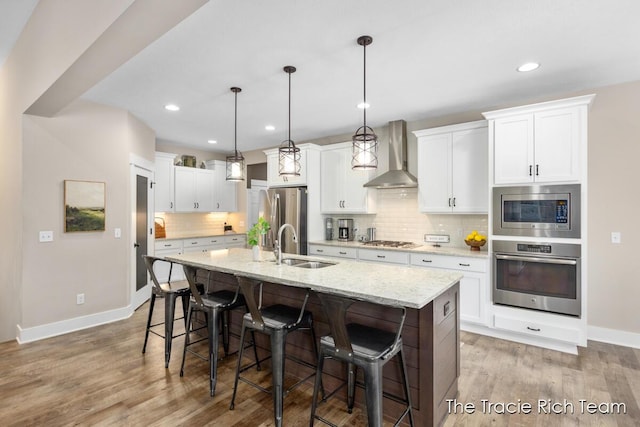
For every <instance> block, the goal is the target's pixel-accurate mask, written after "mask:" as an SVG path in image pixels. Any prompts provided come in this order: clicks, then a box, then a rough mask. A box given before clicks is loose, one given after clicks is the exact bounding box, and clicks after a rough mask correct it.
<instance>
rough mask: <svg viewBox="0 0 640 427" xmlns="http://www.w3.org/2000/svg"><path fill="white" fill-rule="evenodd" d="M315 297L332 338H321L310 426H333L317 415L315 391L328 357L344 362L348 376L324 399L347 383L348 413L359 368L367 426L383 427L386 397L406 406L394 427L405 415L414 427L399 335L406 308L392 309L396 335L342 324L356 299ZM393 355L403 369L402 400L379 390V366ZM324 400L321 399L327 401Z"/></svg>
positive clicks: (380, 382)
mask: <svg viewBox="0 0 640 427" xmlns="http://www.w3.org/2000/svg"><path fill="white" fill-rule="evenodd" d="M317 295H318V298H319V299H320V303H321V305H322V311H323V313H324V315H325V316H326V318H327V321H328V322H329V327H330V329H331V335H328V336H324V337H322V338H320V357H319V359H318V370H317V373H316V381H315V385H314V389H313V401H312V404H311V420H310V422H309V425H310V426H313V424H314V421H315V420H316V419H317V420H319V421H322V422H323V423H325V424H328V425H331V426H334V427H335V424H333V423H331V422H330V421H328V420H326V419H325V418H323V417H320V416H318V415H316V409H317V406H318V390H319V389H320V387H321V384H322V383H321V380H322V368H323V365H324V359H325V358H327V357H328V358H332V359H336V360H341V361H343V362H346V363H347V366H348V373H347V381H346V382H345V383H344V384H342V385H341V386H340V387H338V388H337V389H336V390H334V391H332V392H331V393H329V395H328V396H327V397H330V396H331V395H333V394H334V393H335V392H337V391H338V390H339V389H340V388H341V387H342V386H344V385H345V384H346V385H347V410H348V412H349V413H351V411H352V409H353V404H354V395H355V385H356V381H355V379H356V370H357V368H358V367H360V368H362V369H363V370H364V372H363V373H364V388H365V403H366V407H367V419H368V425H369V426H371V427H379V426H382V398H383V397H387V398H390V399H392V400H394V401H396V402H400V403H404V404H405V405H406V409H405V410H404V412H403V413H402V414H401V415H400V417H399V418H398V420H397V421H396V423H395V424H394V425H396V426H397V425H398V424H399V423H400V422H401V421H402V420H403V419H404V417H405V416H406V415H407V414H408V415H409V424H410V425H411V426H413V414H412V412H411V395H410V392H409V383H408V382H407V367H406V365H405V361H404V357H403V355H402V336H401V333H402V326H403V324H404V319H405V316H406V309H405V308H404V307H395V308H397V309H398V311H399V312H400V316H399V317H400V322H399V325H398V330H397V331H396V332H389V331H385V330H381V329H378V328H373V327H370V326H366V325H361V324H358V323H349V324H345V323H346V315H347V310H348V309H349V307H351V305H352V304H354V303H355V302H356V301H357V300H355V299H352V298H348V297H342V296H338V295H329V294H323V293H318V294H317ZM396 355H398V356H399V358H400V365H401V367H402V369H401V374H402V382H403V385H404V393H405V397H404V398H402V397H398V396H394V395H391V394H388V393H385V392H383V389H382V381H383V380H382V367H383V366H384V365H385V364H386V363H387V362H388V361H389V360H391V359H392V358H393V357H394V356H396ZM327 397H325V398H323V399H322V400H323V401H326V399H327Z"/></svg>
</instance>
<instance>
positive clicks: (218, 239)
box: [198, 236, 225, 246]
mask: <svg viewBox="0 0 640 427" xmlns="http://www.w3.org/2000/svg"><path fill="white" fill-rule="evenodd" d="M198 240H200V239H198ZM202 240H205V241H206V243H205V245H222V244H224V243H225V240H224V237H223V236H215V237H206V238H204V239H202ZM198 246H202V245H198Z"/></svg>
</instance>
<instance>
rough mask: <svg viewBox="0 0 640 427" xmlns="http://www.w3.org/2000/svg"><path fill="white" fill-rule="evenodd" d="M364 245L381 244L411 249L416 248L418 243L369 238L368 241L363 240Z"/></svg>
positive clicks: (388, 246) (386, 246)
mask: <svg viewBox="0 0 640 427" xmlns="http://www.w3.org/2000/svg"><path fill="white" fill-rule="evenodd" d="M363 245H365V246H381V247H384V248H404V249H413V248H417V247H418V246H420V245H418V244H416V243H412V242H397V241H394V240H371V241H370V242H364V243H363Z"/></svg>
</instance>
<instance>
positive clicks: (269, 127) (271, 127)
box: [264, 125, 276, 130]
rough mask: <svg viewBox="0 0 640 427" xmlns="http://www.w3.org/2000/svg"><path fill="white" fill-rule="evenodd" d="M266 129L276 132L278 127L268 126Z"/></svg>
mask: <svg viewBox="0 0 640 427" xmlns="http://www.w3.org/2000/svg"><path fill="white" fill-rule="evenodd" d="M264 128H265V129H266V130H276V127H275V126H274V125H266V126H265V127H264Z"/></svg>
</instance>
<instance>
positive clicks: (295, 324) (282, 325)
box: [229, 277, 318, 427]
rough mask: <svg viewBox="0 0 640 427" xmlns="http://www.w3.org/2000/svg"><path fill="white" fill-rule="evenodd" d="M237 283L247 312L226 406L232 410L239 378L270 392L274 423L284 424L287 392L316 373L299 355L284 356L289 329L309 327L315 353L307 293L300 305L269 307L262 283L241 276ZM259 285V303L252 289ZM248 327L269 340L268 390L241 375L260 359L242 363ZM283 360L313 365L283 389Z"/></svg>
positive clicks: (315, 345)
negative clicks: (263, 299) (270, 383)
mask: <svg viewBox="0 0 640 427" xmlns="http://www.w3.org/2000/svg"><path fill="white" fill-rule="evenodd" d="M238 283H239V286H240V289H241V291H242V294H243V295H244V297H245V301H246V304H247V309H248V310H249V313H247V314H245V315H244V318H243V321H242V332H241V337H240V351H239V353H238V362H237V366H236V377H235V381H234V386H233V395H232V396H231V403H230V405H229V408H230V409H234V407H235V399H236V393H237V390H238V381H242V382H244V383H247V384H249V385H252V386H254V387H256V388H258V389H259V390H261V391H263V392H270V393H271V394H272V396H273V414H274V420H275V425H276V426H279V427H280V426H282V423H283V399H284V396H286V394H287V393H288V392H289V391H291V390H292V389H293V388H295V387H297V386H298V385H300V384H301V383H302V382H304V381H306V380H307V379H309V378H311V377H312V376H313V375H315V366H314V365H312V364H309V363H308V362H305V361H303V360H300V359H298V358H294V357H292V356H286V354H285V346H286V339H287V335H288V334H289V332H293V331H296V330H300V329H308V330H310V331H311V337H312V339H313V348H314V350H315V351H314V353H315V354H316V355H317V354H318V348H317V344H316V336H315V332H314V330H313V317H312V314H311V312H309V311H307V310H305V307H306V303H307V300H308V297H309V293H308V292H307V294H306V295H305V299H304V302H303V304H302V307H301V308H296V307H289V306H286V305H282V304H276V305H272V306H269V307H264V308H263V307H262V283H261V282H258V281H254V280H250V279H247V278H244V277H238ZM258 286H259V287H260V290H259V294H260V299H259V301H260V303H258V302H256V298H255V290H256V287H258ZM247 330H249V331H252V332H254V331H255V332H260V333H264V334H267V335H269V339H270V343H271V356H270V357H271V362H272V363H271V366H272V373H271V375H272V378H271V381H272V387H271V390H267V389H265V388H264V387H261V386H260V385H258V384H255V383H253V382H252V381H250V380H249V379H247V378H244V377H242V376H241V375H240V373H242V372H244V371H246V370H247V369H249V368H251V367H252V366H254V365H256V364H257V363H260V362H261V361H263V360H265V359H262V360H259V359H258V358H257V354H256V362H254V363H252V364H249V365H247V366H244V367H243V366H242V355H243V348H244V339H245V335H246V332H247ZM285 359H291V360H292V361H294V362H297V363H300V364H302V365H305V366H307V367H309V368H312V369H313V371H312V372H311V374H310V375H308V376H307V377H306V378H303V379H302V380H300V381H298V382H297V383H296V384H294V385H293V386H291V387H290V388H289V389H288V390H285V389H284V364H285Z"/></svg>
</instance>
